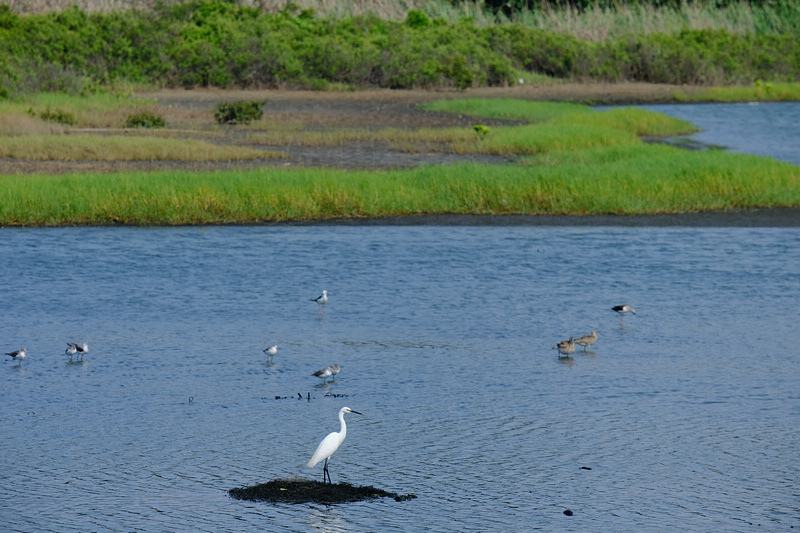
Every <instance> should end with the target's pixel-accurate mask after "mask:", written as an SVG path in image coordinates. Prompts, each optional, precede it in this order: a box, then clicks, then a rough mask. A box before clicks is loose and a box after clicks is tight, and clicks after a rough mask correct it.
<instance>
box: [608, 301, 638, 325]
mask: <svg viewBox="0 0 800 533" xmlns="http://www.w3.org/2000/svg"><path fill="white" fill-rule="evenodd" d="M611 309H612V310H613V311H616V312H617V313H619V325H620V326H621V325H622V316H623V315H624V314H625V313H633V314H634V315H635V314H636V311H634V310H633V307H631V306H630V305H628V304H625V305H615V306H614V307H612V308H611Z"/></svg>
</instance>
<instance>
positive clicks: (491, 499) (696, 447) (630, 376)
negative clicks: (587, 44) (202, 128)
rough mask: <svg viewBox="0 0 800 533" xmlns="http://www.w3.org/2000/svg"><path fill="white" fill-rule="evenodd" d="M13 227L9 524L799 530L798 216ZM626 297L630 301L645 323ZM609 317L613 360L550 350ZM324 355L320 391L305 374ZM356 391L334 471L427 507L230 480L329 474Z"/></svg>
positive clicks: (7, 388)
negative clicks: (78, 353) (645, 223)
mask: <svg viewBox="0 0 800 533" xmlns="http://www.w3.org/2000/svg"><path fill="white" fill-rule="evenodd" d="M0 242H1V243H2V249H3V255H4V258H5V261H3V263H2V265H1V266H0V298H1V299H2V302H3V318H2V322H0V341H1V342H2V348H3V351H4V352H5V351H11V350H14V349H17V348H20V347H22V346H25V347H27V348H28V351H29V356H28V359H27V360H26V361H25V362H24V363H23V365H22V366H21V367H18V366H17V364H16V363H15V362H13V361H11V360H10V358H8V357H6V360H5V361H3V364H2V365H0V369H1V370H2V374H3V376H2V389H0V391H1V392H0V424H2V428H3V430H2V439H0V457H1V458H2V459H0V461H2V464H1V465H0V508H2V512H0V529H2V530H3V531H30V532H41V531H65V532H66V531H119V532H131V531H148V532H149V531H210V532H250V531H523V530H545V531H615V532H618V531H636V532H642V531H654V532H655V531H658V532H663V531H787V530H789V529H790V528H795V529H797V528H800V488H798V487H799V486H798V483H797V479H798V465H797V458H798V456H799V455H800V386H799V385H800V381H799V380H798V376H800V352H798V349H797V347H796V338H797V325H798V318H799V315H800V312H798V309H799V307H798V302H799V301H800V230H797V229H782V228H759V229H748V228H717V229H692V228H608V227H604V228H570V227H560V228H558V227H557V228H552V227H513V228H511V227H505V228H504V227H491V228H487V227H368V228H367V227H361V228H359V227H280V228H275V227H220V228H173V229H136V228H108V229H92V228H72V229H45V230H41V229H40V230H2V231H0ZM322 289H327V290H328V292H329V296H330V301H329V303H328V305H327V308H326V311H325V315H324V318H322V319H320V318H318V316H317V305H316V304H315V303H314V302H312V301H310V300H311V298H314V297H316V296H317V295H318V294H319V293H320V291H321V290H322ZM621 303H628V304H630V305H631V306H633V308H634V309H636V311H637V314H636V315H635V316H632V315H627V316H625V319H624V327H620V325H619V320H618V317H617V315H616V313H614V312H612V311H611V309H610V308H611V306H613V305H616V304H621ZM592 329H596V330H598V332H599V333H598V336H599V340H598V341H597V344H596V345H595V346H593V347H592V348H593V349H592V353H582V352H581V349H580V348H579V349H578V351H577V352H576V353H575V354H574V356H573V357H572V358H570V359H559V358H558V356H557V354H556V351H555V350H553V349H552V347H553V346H554V345H555V344H556V343H557V342H558V341H560V340H563V339H565V338H567V337H569V336H571V335H579V334H585V333H589V332H590V331H591V330H592ZM68 341H78V342H84V341H87V342H88V343H89V346H90V352H89V353H88V354H87V355H86V357H85V361H84V363H82V364H69V363H68V357H67V356H66V355H64V349H65V348H66V342H68ZM272 343H277V344H278V345H279V347H280V348H279V349H280V351H279V352H278V354H277V355H276V356H275V358H274V365H268V364H267V362H266V357H265V356H264V354H262V352H261V350H262V349H263V348H264V347H266V346H268V345H270V344H272ZM4 357H5V356H4ZM333 363H339V364H340V365H341V366H342V371H341V374H340V375H339V376H338V379H337V380H336V382H334V383H333V384H330V385H329V386H327V387H324V388H323V387H321V386H319V385H318V384H319V380H318V379H316V378H314V377H313V376H311V374H312V372H314V371H315V370H317V369H319V368H322V367H324V366H326V365H329V364H333ZM309 392H310V394H311V401H310V402H309V401H307V400H305V399H304V400H299V399H295V398H296V397H297V395H298V393H299V394H302V395H303V396H306V394H307V393H309ZM332 395H341V396H339V397H335V396H332ZM276 396H280V397H287V399H280V400H276V399H275V397H276ZM344 405H347V406H349V407H351V408H353V409H356V410H358V411H360V412H362V413H364V416H358V415H349V416H348V435H347V440H345V442H344V444H343V446H342V448H341V449H340V450H339V451H338V452H337V453H336V454H335V455H334V456H333V458H332V461H331V463H330V470H331V475H332V477H333V480H334V482H338V481H348V482H350V483H354V484H358V485H374V486H377V487H380V488H383V489H386V490H390V491H395V492H400V493H414V494H416V495H417V496H418V498H417V499H415V500H410V501H406V502H395V501H394V500H391V499H383V500H377V501H370V502H363V503H355V504H346V505H337V506H330V507H326V506H323V505H315V504H305V505H289V504H284V505H274V504H267V503H251V502H242V501H237V500H233V499H230V498H229V497H228V496H227V490H228V489H230V488H234V487H238V486H243V485H250V484H254V483H259V482H266V481H268V480H271V479H275V478H278V477H286V476H295V475H299V476H303V477H309V478H316V479H321V477H322V472H321V465H318V466H317V467H316V468H315V469H314V470H309V469H306V468H305V467H304V464H305V462H306V461H308V459H309V458H310V456H311V454H312V452H313V451H314V448H315V447H316V445H317V443H318V442H319V441H320V440H321V439H322V438H323V437H324V436H325V435H326V434H327V433H329V432H330V431H334V430H337V429H338V422H337V420H336V414H337V411H338V410H339V408H341V407H342V406H344ZM582 467H586V468H590V469H591V470H587V469H584V468H582ZM565 509H570V510H572V511H573V512H574V515H573V516H571V517H568V516H565V515H564V514H563V511H564V510H565Z"/></svg>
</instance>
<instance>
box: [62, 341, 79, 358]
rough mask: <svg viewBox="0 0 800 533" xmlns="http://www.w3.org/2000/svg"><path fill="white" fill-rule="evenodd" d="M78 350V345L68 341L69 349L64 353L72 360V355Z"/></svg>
mask: <svg viewBox="0 0 800 533" xmlns="http://www.w3.org/2000/svg"><path fill="white" fill-rule="evenodd" d="M77 351H78V345H77V344H75V343H74V342H68V343H67V349H66V350H64V353H65V354H67V355H68V356H69V360H70V361H72V356H73V355H75V352H77Z"/></svg>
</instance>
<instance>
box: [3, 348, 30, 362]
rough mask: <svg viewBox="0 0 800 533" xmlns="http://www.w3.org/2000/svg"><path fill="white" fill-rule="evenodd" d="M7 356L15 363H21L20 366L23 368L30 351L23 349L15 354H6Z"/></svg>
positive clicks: (14, 352)
mask: <svg viewBox="0 0 800 533" xmlns="http://www.w3.org/2000/svg"><path fill="white" fill-rule="evenodd" d="M6 355H10V356H11V359H13V360H14V361H19V366H22V360H23V359H25V358H26V357H28V350H26V349H25V348H22V349H20V350H14V351H13V352H6Z"/></svg>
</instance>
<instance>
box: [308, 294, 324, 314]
mask: <svg viewBox="0 0 800 533" xmlns="http://www.w3.org/2000/svg"><path fill="white" fill-rule="evenodd" d="M311 301H312V302H317V303H318V304H319V310H318V311H317V314H318V315H319V316H322V315H324V314H325V304H326V303H328V291H322V294H321V295H319V296H317V297H316V298H313V299H312V300H311Z"/></svg>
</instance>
